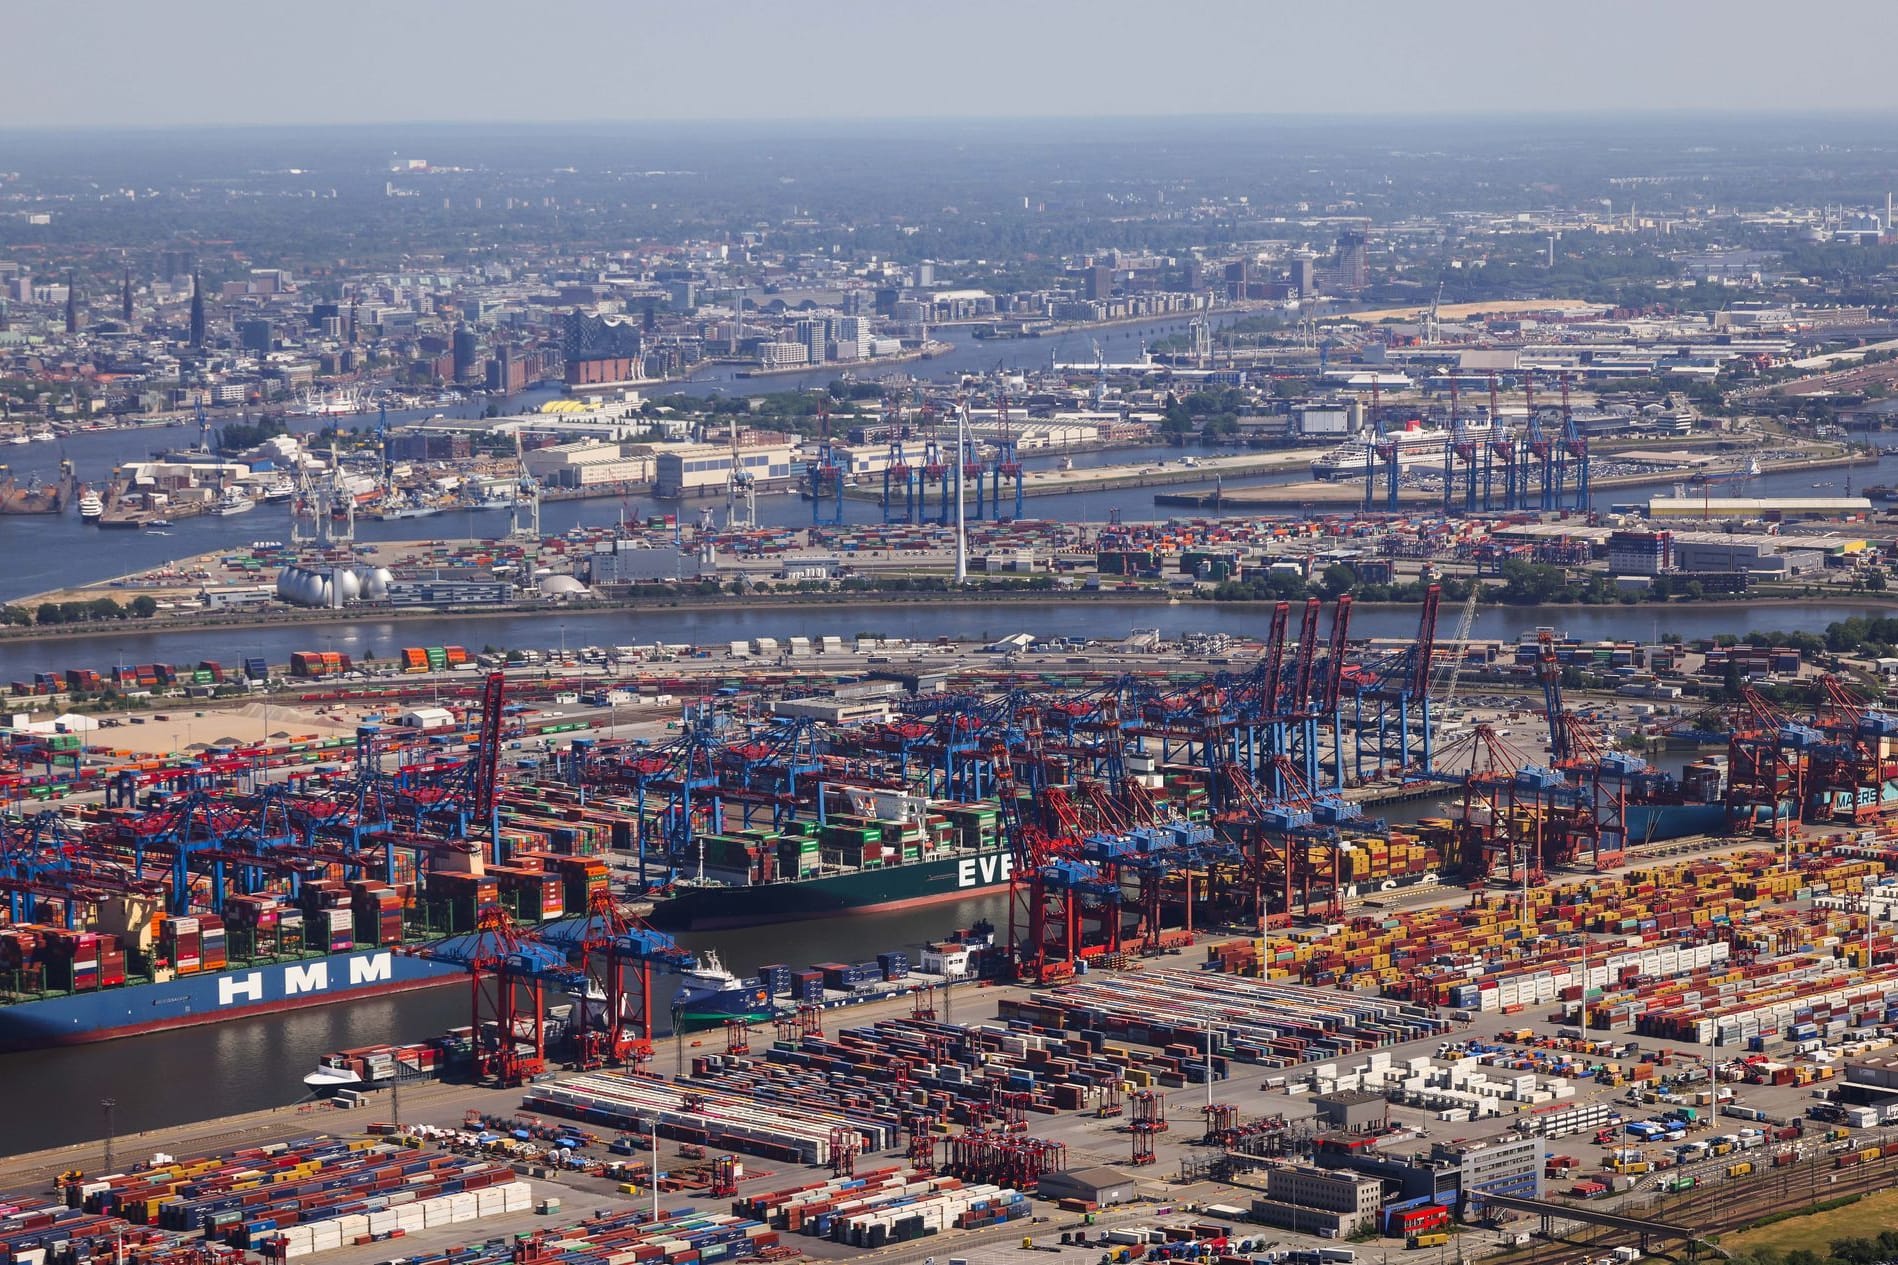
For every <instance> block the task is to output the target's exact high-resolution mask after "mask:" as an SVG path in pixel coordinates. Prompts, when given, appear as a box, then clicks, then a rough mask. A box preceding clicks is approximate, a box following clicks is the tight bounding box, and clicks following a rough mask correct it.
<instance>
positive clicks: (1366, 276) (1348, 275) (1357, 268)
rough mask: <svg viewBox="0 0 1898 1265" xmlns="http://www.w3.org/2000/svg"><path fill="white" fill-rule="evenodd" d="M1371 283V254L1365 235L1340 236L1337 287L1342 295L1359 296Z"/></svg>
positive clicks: (1347, 233) (1351, 233) (1342, 234)
mask: <svg viewBox="0 0 1898 1265" xmlns="http://www.w3.org/2000/svg"><path fill="white" fill-rule="evenodd" d="M1370 283H1371V252H1370V247H1369V245H1368V244H1367V243H1366V242H1365V239H1364V234H1363V233H1359V232H1355V231H1352V232H1345V233H1340V234H1339V235H1338V256H1337V286H1338V291H1339V293H1341V294H1359V293H1362V292H1363V290H1364V288H1365V287H1366V286H1368V285H1370Z"/></svg>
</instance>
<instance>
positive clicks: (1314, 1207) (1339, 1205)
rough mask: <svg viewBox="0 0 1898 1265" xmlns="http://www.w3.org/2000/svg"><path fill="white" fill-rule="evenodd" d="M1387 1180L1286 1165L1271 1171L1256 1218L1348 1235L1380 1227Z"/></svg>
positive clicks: (1255, 1208) (1332, 1235)
mask: <svg viewBox="0 0 1898 1265" xmlns="http://www.w3.org/2000/svg"><path fill="white" fill-rule="evenodd" d="M1383 1202H1384V1183H1383V1182H1381V1181H1379V1180H1378V1179H1377V1178H1375V1177H1366V1176H1362V1175H1360V1174H1357V1173H1351V1172H1343V1171H1338V1170H1327V1169H1321V1168H1306V1167H1304V1166H1303V1165H1289V1164H1288V1165H1284V1166H1282V1167H1278V1168H1272V1169H1268V1170H1267V1171H1266V1177H1265V1198H1263V1199H1255V1200H1253V1201H1252V1217H1253V1220H1255V1221H1261V1222H1263V1223H1265V1224H1266V1225H1270V1226H1277V1227H1278V1228H1279V1229H1282V1230H1292V1231H1296V1232H1298V1233H1301V1234H1319V1235H1324V1236H1325V1237H1328V1238H1341V1239H1342V1238H1349V1237H1350V1236H1351V1235H1354V1234H1357V1233H1358V1232H1359V1231H1361V1230H1366V1229H1372V1228H1375V1227H1376V1225H1377V1210H1378V1208H1379V1207H1381V1206H1382V1205H1383Z"/></svg>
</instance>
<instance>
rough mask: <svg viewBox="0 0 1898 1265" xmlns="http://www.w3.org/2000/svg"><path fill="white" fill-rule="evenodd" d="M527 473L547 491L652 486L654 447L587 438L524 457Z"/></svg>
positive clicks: (533, 451)
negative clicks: (614, 484)
mask: <svg viewBox="0 0 1898 1265" xmlns="http://www.w3.org/2000/svg"><path fill="white" fill-rule="evenodd" d="M521 463H522V464H523V465H525V466H526V467H527V472H528V473H529V474H531V475H533V476H534V477H535V478H536V479H539V480H540V481H541V483H542V484H544V485H545V486H547V487H555V488H585V487H596V486H599V485H601V484H611V483H649V482H651V481H652V478H653V473H654V467H655V465H656V462H655V460H654V456H653V448H652V446H651V445H650V444H627V443H605V442H602V441H600V440H598V439H594V438H591V437H589V438H586V439H580V440H575V441H574V442H572V443H567V444H555V445H553V446H552V447H548V448H534V449H531V450H529V451H527V452H525V453H523V454H522V456H521Z"/></svg>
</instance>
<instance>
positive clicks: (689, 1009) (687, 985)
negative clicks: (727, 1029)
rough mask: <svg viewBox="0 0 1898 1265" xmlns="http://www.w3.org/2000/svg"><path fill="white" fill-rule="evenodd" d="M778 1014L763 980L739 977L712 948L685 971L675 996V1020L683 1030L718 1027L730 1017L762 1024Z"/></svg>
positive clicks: (673, 1001)
mask: <svg viewBox="0 0 1898 1265" xmlns="http://www.w3.org/2000/svg"><path fill="white" fill-rule="evenodd" d="M776 1013H777V1012H776V1011H775V1010H774V1009H773V1007H772V1005H771V990H770V989H769V988H767V987H765V985H764V982H763V981H761V980H757V979H739V978H738V977H737V976H736V975H733V974H732V973H731V972H730V971H729V970H727V969H726V968H725V964H724V963H722V962H720V961H719V960H718V954H717V953H716V952H715V951H713V950H711V949H705V950H703V951H701V952H700V953H699V955H698V964H697V965H696V966H694V967H693V968H692V969H691V970H689V971H685V972H683V973H682V975H681V976H680V984H679V991H678V992H677V993H676V994H674V996H673V998H672V1022H673V1026H674V1027H676V1028H678V1029H679V1030H680V1031H689V1030H691V1029H694V1028H710V1027H716V1026H717V1025H719V1024H722V1023H724V1022H725V1021H726V1020H727V1019H742V1020H744V1021H745V1022H746V1023H760V1022H762V1021H764V1020H766V1019H769V1018H771V1017H772V1016H773V1015H774V1014H776Z"/></svg>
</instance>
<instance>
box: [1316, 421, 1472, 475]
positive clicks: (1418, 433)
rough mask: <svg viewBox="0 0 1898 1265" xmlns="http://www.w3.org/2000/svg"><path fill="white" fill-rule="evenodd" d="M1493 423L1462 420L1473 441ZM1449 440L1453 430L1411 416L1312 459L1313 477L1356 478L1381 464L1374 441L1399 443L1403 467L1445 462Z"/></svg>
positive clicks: (1350, 440) (1435, 464)
mask: <svg viewBox="0 0 1898 1265" xmlns="http://www.w3.org/2000/svg"><path fill="white" fill-rule="evenodd" d="M1489 432H1490V425H1489V421H1488V419H1486V418H1474V419H1468V420H1466V421H1465V422H1464V423H1463V433H1464V436H1465V437H1466V438H1467V439H1469V440H1470V441H1472V442H1475V443H1481V442H1482V441H1483V440H1485V439H1487V438H1489ZM1449 442H1450V432H1449V431H1447V430H1444V429H1443V428H1442V427H1440V426H1425V425H1424V424H1423V423H1422V422H1421V421H1416V420H1412V421H1409V422H1406V423H1404V425H1403V427H1402V428H1401V429H1398V430H1394V431H1387V432H1386V433H1384V434H1383V435H1373V434H1372V433H1371V432H1370V431H1360V432H1359V433H1358V434H1357V435H1356V436H1354V437H1352V438H1351V439H1348V440H1346V441H1345V442H1344V443H1342V444H1339V445H1338V446H1337V447H1336V448H1333V449H1332V450H1331V451H1330V452H1328V453H1325V454H1324V455H1323V456H1321V457H1316V458H1314V459H1313V460H1312V463H1311V473H1312V477H1313V478H1314V479H1353V478H1359V477H1362V475H1363V474H1364V471H1365V468H1366V467H1367V466H1372V465H1381V464H1382V463H1381V461H1380V460H1379V459H1378V457H1377V452H1376V448H1375V445H1377V444H1380V443H1388V444H1395V445H1396V446H1397V464H1398V465H1399V466H1400V467H1408V466H1426V465H1434V466H1438V467H1441V466H1442V465H1443V446H1444V445H1445V444H1447V443H1449Z"/></svg>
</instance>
